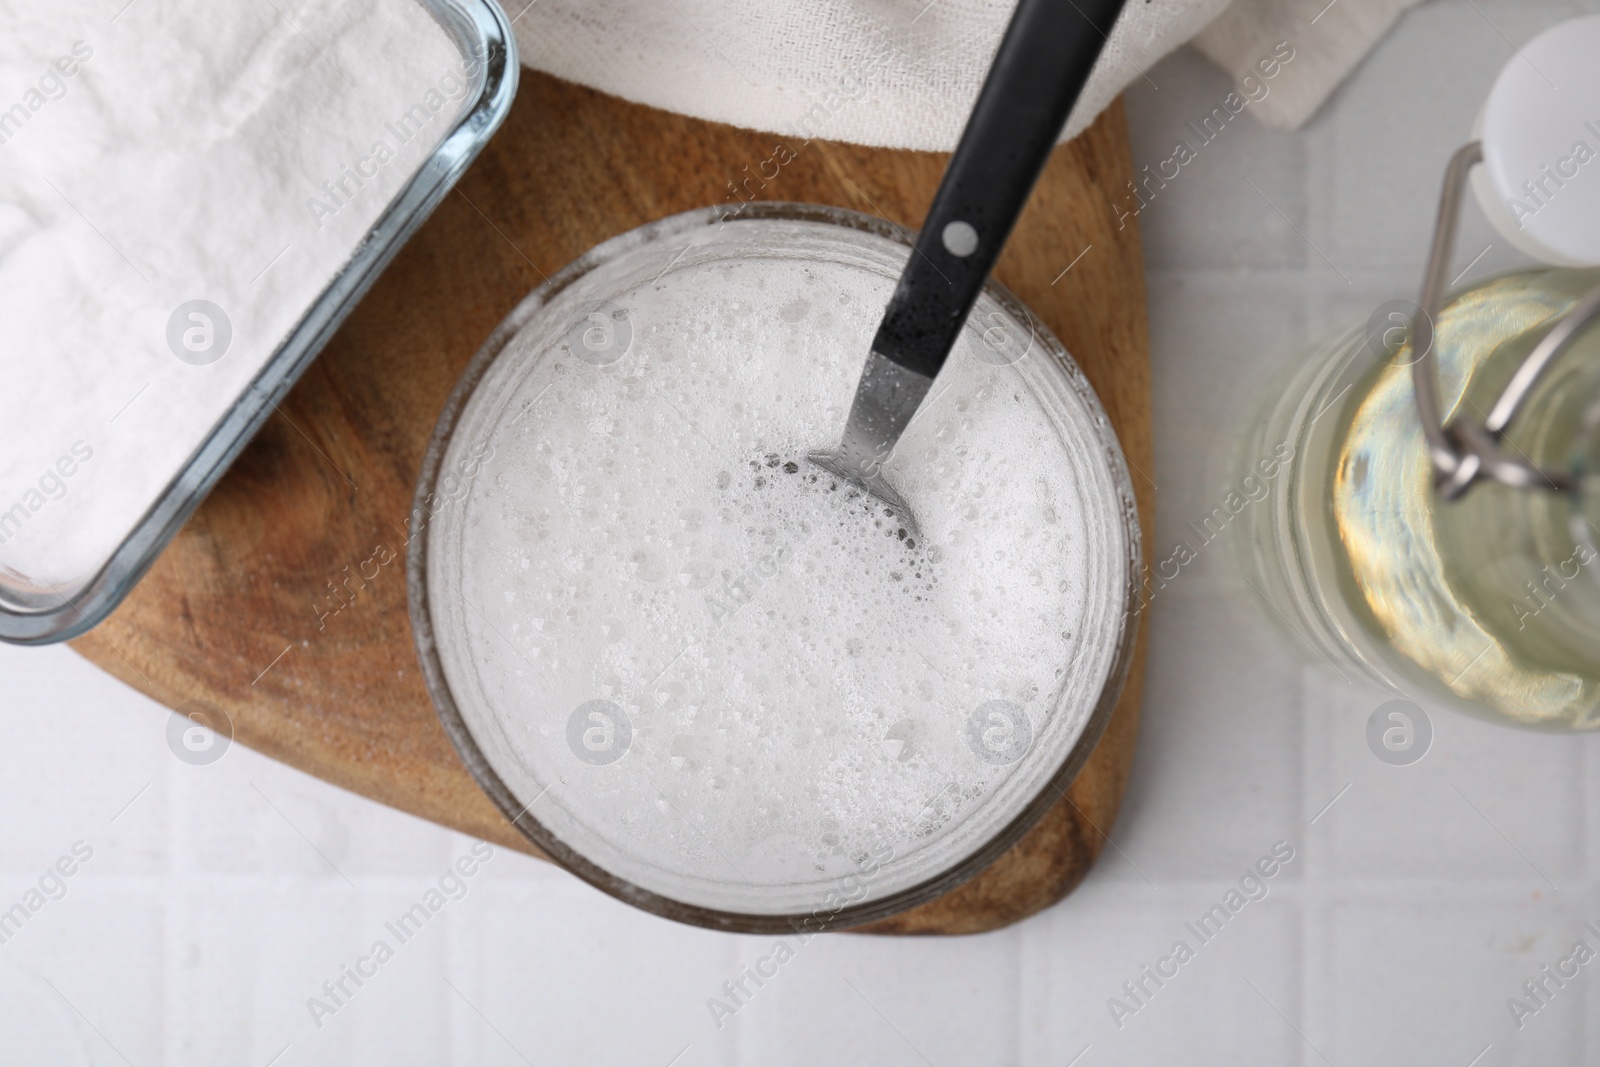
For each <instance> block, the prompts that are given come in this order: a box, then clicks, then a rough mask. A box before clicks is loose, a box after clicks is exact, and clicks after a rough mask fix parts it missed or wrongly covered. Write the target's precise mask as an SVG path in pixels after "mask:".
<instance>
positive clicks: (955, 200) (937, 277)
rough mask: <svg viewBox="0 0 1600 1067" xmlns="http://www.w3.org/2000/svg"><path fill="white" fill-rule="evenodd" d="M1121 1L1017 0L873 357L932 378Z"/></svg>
mask: <svg viewBox="0 0 1600 1067" xmlns="http://www.w3.org/2000/svg"><path fill="white" fill-rule="evenodd" d="M1123 3H1124V0H1020V2H1019V3H1018V4H1017V8H1016V11H1015V12H1014V13H1013V14H1012V16H1011V24H1010V25H1009V26H1008V27H1007V28H1006V33H1005V37H1004V38H1002V39H1001V41H1000V48H999V51H997V52H996V53H995V58H994V63H993V65H991V66H990V68H989V74H988V76H987V77H986V78H985V79H984V82H983V88H982V89H980V90H979V92H978V100H977V103H976V104H975V105H974V106H973V109H972V115H971V117H969V118H968V119H967V127H966V129H965V130H964V131H962V134H961V141H960V143H958V144H957V145H956V150H955V153H954V154H953V155H952V156H951V157H950V163H949V165H948V166H947V167H946V169H945V172H944V177H943V179H941V180H940V182H939V190H938V192H936V193H935V194H934V197H933V204H932V206H931V207H929V209H928V217H927V221H926V222H925V223H924V224H923V227H922V232H921V233H920V234H918V236H917V243H916V250H915V251H914V252H912V254H911V259H910V261H909V262H908V263H907V264H906V268H905V271H904V272H903V273H902V274H901V275H900V283H899V285H898V286H896V287H895V291H894V296H893V297H892V298H891V299H890V300H889V306H888V308H887V310H886V311H885V312H884V315H883V321H882V322H881V323H880V324H879V326H878V332H877V335H876V336H875V337H874V338H873V341H872V351H873V352H874V353H876V354H878V355H880V356H883V357H884V358H887V359H889V360H891V361H892V362H894V363H897V364H899V365H900V366H902V367H904V368H906V369H907V370H910V371H914V372H916V373H918V374H921V375H923V376H925V377H927V378H930V379H931V378H933V377H935V376H936V375H937V374H938V373H939V368H940V367H942V366H943V365H944V360H945V357H946V356H947V355H949V354H950V349H951V348H952V347H954V346H955V342H956V337H957V336H958V335H959V334H960V331H961V327H962V325H963V324H964V323H965V322H966V320H967V313H968V312H969V311H971V310H972V303H973V301H974V300H976V299H977V297H978V292H979V291H980V290H981V289H982V288H983V283H984V281H985V279H987V278H988V276H989V271H990V270H991V269H992V268H993V267H994V263H995V260H996V259H998V258H999V256H1000V250H1001V249H1002V248H1003V247H1004V246H1005V243H1006V238H1007V237H1009V236H1010V234H1011V227H1012V226H1013V225H1015V223H1016V221H1017V216H1018V215H1020V214H1021V213H1022V206H1023V204H1025V203H1026V202H1027V199H1028V194H1029V193H1030V192H1031V191H1032V190H1033V184H1034V182H1035V181H1036V180H1037V179H1038V177H1039V172H1040V171H1041V170H1043V169H1044V165H1045V163H1046V162H1047V161H1048V160H1049V158H1050V150H1051V149H1052V148H1054V147H1055V144H1056V138H1057V137H1059V136H1060V134H1061V127H1062V125H1063V124H1064V123H1065V122H1066V120H1067V114H1068V112H1070V111H1071V110H1072V105H1073V104H1074V103H1076V102H1077V99H1078V94H1079V93H1080V92H1081V91H1082V89H1083V85H1084V82H1086V81H1087V80H1088V78H1089V71H1090V70H1091V69H1092V68H1093V67H1094V63H1095V60H1096V59H1097V58H1099V55H1100V51H1101V49H1102V48H1104V47H1105V45H1106V40H1107V38H1108V36H1109V35H1110V33H1111V27H1112V25H1113V24H1114V23H1115V22H1116V20H1117V15H1118V14H1119V13H1120V12H1121V11H1122V6H1123Z"/></svg>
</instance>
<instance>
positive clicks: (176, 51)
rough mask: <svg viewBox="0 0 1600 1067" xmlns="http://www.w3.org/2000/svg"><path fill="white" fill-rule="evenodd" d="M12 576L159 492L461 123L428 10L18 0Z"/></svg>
mask: <svg viewBox="0 0 1600 1067" xmlns="http://www.w3.org/2000/svg"><path fill="white" fill-rule="evenodd" d="M0 26H3V27H4V31H3V32H0V374H3V378H4V383H5V387H4V388H3V389H0V435H3V446H0V578H3V579H4V581H5V582H6V583H7V584H10V585H13V586H22V587H29V588H32V589H34V590H45V589H50V588H55V589H67V588H71V587H72V586H74V585H76V584H77V583H79V582H81V581H82V580H84V579H86V578H87V577H89V576H90V575H92V574H93V573H94V572H95V571H96V570H98V569H99V567H100V566H101V564H102V563H104V561H105V560H106V559H107V557H108V556H110V554H111V553H112V551H113V550H114V549H115V548H116V546H117V545H118V544H119V543H120V542H121V541H122V540H123V539H124V538H125V537H126V536H127V534H128V532H129V531H130V530H131V528H132V527H133V526H134V525H135V524H136V523H137V522H138V521H139V519H140V517H141V516H142V515H143V514H144V513H145V512H146V510H147V509H149V507H150V506H151V505H152V504H153V503H154V502H155V501H156V499H157V498H158V497H159V496H160V495H161V493H162V491H163V490H164V489H165V487H166V486H167V485H168V483H169V482H171V481H172V479H173V477H174V476H175V475H176V474H177V473H178V471H179V469H180V468H181V467H182V466H183V465H184V463H185V461H186V460H187V459H188V457H189V456H190V455H191V454H192V453H193V452H194V451H195V449H196V448H197V447H198V446H199V445H200V443H201V442H202V441H203V440H204V438H205V437H206V435H207V434H208V433H209V431H210V430H211V428H212V427H213V426H215V425H216V423H217V422H218V420H219V419H221V418H222V416H223V415H224V414H225V413H226V411H227V410H228V408H229V407H230V406H231V405H232V404H233V403H234V401H235V399H236V398H237V397H238V396H239V395H240V393H241V392H243V391H244V390H245V389H246V388H247V386H248V383H249V382H250V381H251V379H252V378H254V377H255V375H256V374H257V373H258V372H259V371H260V370H261V368H262V366H263V364H264V363H265V362H266V361H267V359H268V357H269V356H270V355H271V354H272V352H273V351H274V350H275V349H276V348H277V347H278V346H279V344H280V343H281V342H282V341H283V339H284V338H285V337H286V336H287V334H288V333H289V331H290V329H291V328H292V327H293V325H294V324H295V323H296V322H297V321H298V320H299V319H300V317H301V316H302V315H303V314H304V313H305V311H306V309H307V308H308V307H309V306H310V304H311V303H312V302H313V301H314V300H315V299H316V297H317V295H318V294H319V293H320V292H321V291H322V290H323V289H324V288H325V287H326V286H327V285H328V284H329V282H330V281H332V280H333V278H334V276H335V275H336V274H337V272H338V271H339V270H340V268H341V267H343V266H344V264H345V263H346V262H347V261H348V260H349V259H350V257H351V253H352V251H353V250H354V249H355V248H356V246H357V245H358V244H359V243H360V241H361V240H362V238H363V237H364V236H365V234H366V233H367V231H368V230H369V229H370V228H371V227H372V225H373V223H374V222H375V221H376V220H377V218H378V216H379V215H380V213H381V212H382V211H383V209H384V208H385V207H386V206H387V205H388V203H389V201H390V199H391V198H392V197H393V196H394V195H395V194H396V193H397V192H398V191H399V189H400V188H401V187H402V185H403V184H404V183H405V182H406V181H407V180H408V179H409V178H410V176H411V174H412V173H413V172H414V171H415V170H416V169H417V167H418V166H420V165H421V162H422V161H423V160H424V159H425V158H426V157H427V156H428V154H429V153H430V152H431V151H432V150H433V149H434V147H435V146H436V145H437V144H438V143H439V141H440V140H441V139H442V138H443V137H444V135H445V134H446V133H447V132H448V131H449V129H450V128H451V126H453V124H454V119H455V116H456V115H457V114H458V113H459V112H460V111H461V110H462V109H463V107H464V106H465V104H464V101H465V98H466V96H467V92H468V89H467V87H468V85H469V84H470V83H471V81H472V79H473V77H474V76H475V75H476V74H477V70H476V63H477V61H476V60H469V61H467V63H466V64H463V60H462V57H461V56H460V54H459V52H458V51H457V49H456V47H455V46H454V45H453V44H452V42H451V39H450V38H449V37H448V36H447V35H446V33H445V31H444V30H443V28H442V27H441V26H440V25H439V24H438V23H436V22H435V21H434V19H433V17H432V16H431V15H430V14H429V13H428V11H427V10H426V9H425V8H424V7H423V6H421V4H419V3H417V2H415V0H315V2H313V0H274V2H273V3H263V4H254V3H246V4H224V5H220V6H219V5H217V4H214V3H206V2H203V0H134V2H131V3H129V2H126V0H111V2H106V3H96V4H92V5H89V4H64V3H61V2H59V0H0Z"/></svg>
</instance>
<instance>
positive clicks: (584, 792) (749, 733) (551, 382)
mask: <svg viewBox="0 0 1600 1067" xmlns="http://www.w3.org/2000/svg"><path fill="white" fill-rule="evenodd" d="M751 225H753V224H751ZM768 225H769V226H771V227H777V228H779V230H780V232H779V234H778V237H780V238H782V239H781V240H777V241H772V240H770V239H767V238H764V241H763V243H762V244H761V245H760V254H752V250H751V249H749V248H744V247H742V246H739V245H737V244H736V245H734V246H733V247H732V248H729V247H726V246H725V245H726V242H710V243H707V244H704V245H697V246H692V247H691V248H690V249H689V250H688V253H689V254H682V255H680V257H679V258H678V259H677V260H675V261H673V262H671V263H668V262H666V261H667V260H668V259H669V258H670V257H671V255H672V253H673V252H676V251H677V249H664V250H660V251H659V252H658V253H657V254H656V255H655V256H654V258H650V257H648V256H642V253H641V254H636V255H632V256H623V257H622V258H621V259H620V260H619V261H617V262H614V263H610V264H607V265H606V266H603V267H601V268H599V269H597V270H595V271H593V272H591V273H589V274H586V275H584V276H582V277H581V278H579V279H578V280H577V281H576V282H575V283H574V284H573V285H571V286H570V287H568V288H567V289H565V290H563V291H562V292H561V293H560V294H559V295H558V296H557V297H556V298H555V299H554V300H553V301H552V302H551V303H550V304H549V305H547V306H545V307H542V308H539V309H537V310H536V311H535V312H534V313H533V314H532V316H531V318H529V319H528V321H527V322H526V323H524V325H523V326H522V329H521V330H520V332H519V333H518V334H517V335H516V337H515V338H514V339H513V340H511V342H510V343H509V344H507V345H506V347H505V348H504V349H503V350H502V352H501V354H500V356H499V357H498V360H497V361H496V363H495V364H494V366H493V367H492V368H491V369H490V370H489V371H488V372H487V373H486V374H485V376H484V378H483V380H482V381H481V382H480V383H479V385H478V387H477V389H476V391H475V392H474V394H473V395H472V397H471V399H470V400H469V401H468V402H467V405H466V407H465V409H464V411H463V414H462V416H461V418H460V421H459V422H458V424H457V427H456V430H455V433H454V437H453V438H452V444H451V447H450V451H449V453H448V454H447V455H446V458H445V466H446V468H447V469H448V468H449V467H451V466H452V465H453V464H454V462H455V457H456V455H457V454H458V453H459V454H461V455H465V454H466V452H467V450H468V449H470V448H474V447H476V448H478V449H479V450H480V451H483V450H484V446H485V444H487V445H488V447H489V449H490V450H492V459H490V460H489V461H487V462H486V463H484V465H483V467H482V470H481V472H480V473H478V474H477V476H476V478H475V479H474V480H473V482H472V484H471V487H470V490H469V491H468V492H467V494H466V495H465V497H464V499H462V500H461V502H460V504H459V506H457V507H453V508H450V509H447V510H446V511H444V512H443V513H442V514H441V515H440V516H439V517H438V518H436V519H435V520H434V523H435V526H434V531H433V533H432V534H431V537H432V540H431V541H430V545H429V574H428V582H429V586H430V590H429V595H430V603H431V604H433V605H434V606H433V608H432V611H433V614H434V622H435V627H436V630H437V631H438V634H439V637H438V643H439V653H440V658H441V662H442V664H443V667H444V670H445V672H446V674H447V676H448V677H449V680H450V686H451V689H452V692H453V694H454V696H455V700H456V703H457V705H458V707H459V709H460V712H461V716H462V718H463V720H464V721H465V722H466V724H467V725H468V727H469V729H470V730H471V731H472V734H473V736H474V740H475V741H476V743H477V744H478V745H479V747H480V748H481V749H482V751H483V753H484V755H485V758H486V759H487V760H488V761H489V763H490V764H491V766H493V767H494V769H495V771H496V773H497V774H498V775H499V776H500V777H501V778H502V780H504V781H505V783H506V784H507V787H508V788H509V789H510V790H511V791H512V793H513V794H514V795H515V796H516V797H518V798H519V800H520V801H521V802H522V803H527V804H529V805H530V808H529V812H530V814H531V815H532V816H533V817H534V818H535V819H537V820H538V821H539V822H540V823H541V824H542V825H543V826H544V827H545V828H546V829H547V830H548V831H549V832H550V833H551V834H552V835H554V837H556V838H557V839H559V840H560V841H561V842H562V843H563V844H564V845H566V846H567V847H569V848H571V849H573V850H574V851H575V852H577V853H579V854H581V855H582V856H583V857H585V858H586V859H587V860H588V861H590V862H592V863H594V864H596V865H597V866H598V867H599V868H601V869H602V870H604V871H606V872H608V873H610V874H611V875H614V876H615V877H617V878H621V879H623V880H624V881H626V882H627V883H629V884H631V885H633V886H636V887H639V888H642V889H644V890H647V891H649V892H652V893H657V894H660V895H662V896H666V897H669V898H671V899H674V900H678V901H682V902H686V903H689V904H694V905H698V906H703V907H710V908H718V909H722V910H729V911H741V912H746V913H760V914H793V913H799V912H808V911H811V910H812V909H813V908H815V907H818V906H821V905H822V904H823V902H824V900H825V899H826V898H827V897H828V895H829V894H830V893H831V892H833V891H834V890H835V888H836V887H837V886H838V885H839V884H840V881H841V879H852V881H851V884H852V885H854V886H856V887H859V894H860V899H874V898H878V897H882V896H885V895H888V894H891V893H894V892H897V891H900V890H904V889H906V888H907V887H910V886H914V885H917V884H919V883H921V882H923V881H926V880H927V879H928V878H930V877H933V876H934V875H937V874H940V873H942V872H944V871H947V870H949V869H950V868H952V867H953V866H955V865H956V864H958V863H959V862H960V861H961V860H962V859H963V858H964V857H965V856H967V855H970V854H971V853H972V852H974V851H975V850H977V849H978V848H979V847H981V846H982V845H983V844H984V843H985V842H987V841H989V840H991V839H992V838H994V837H995V835H996V834H997V833H999V832H1000V830H1001V829H1002V828H1004V827H1005V826H1006V825H1007V824H1008V823H1010V822H1011V821H1012V820H1013V819H1015V818H1016V817H1017V815H1018V814H1019V813H1020V812H1021V811H1022V810H1023V809H1024V808H1025V807H1026V806H1027V805H1028V804H1029V803H1030V802H1031V801H1032V800H1033V799H1034V798H1035V797H1036V796H1038V795H1039V793H1040V792H1041V790H1042V789H1043V788H1044V787H1045V785H1046V783H1047V782H1048V781H1049V779H1050V778H1051V776H1052V775H1054V774H1055V772H1056V771H1057V770H1058V769H1059V768H1060V767H1061V765H1062V763H1063V761H1064V760H1065V758H1066V756H1067V754H1068V753H1069V752H1070V751H1071V750H1072V749H1073V746H1074V744H1075V742H1076V741H1077V740H1078V738H1079V737H1080V736H1081V735H1082V734H1083V732H1084V730H1085V729H1086V728H1087V727H1088V724H1089V723H1090V721H1091V717H1092V716H1093V714H1094V712H1095V709H1096V708H1097V707H1098V706H1099V704H1100V702H1101V700H1102V697H1103V693H1104V690H1105V688H1106V685H1107V682H1108V678H1109V677H1110V676H1111V674H1112V673H1113V671H1114V669H1115V664H1116V662H1117V653H1118V647H1119V644H1118V641H1117V640H1116V634H1118V633H1119V632H1120V630H1121V627H1123V626H1124V625H1125V613H1126V609H1127V601H1126V577H1127V567H1128V564H1127V558H1128V553H1129V546H1128V544H1127V535H1126V531H1125V527H1124V525H1123V522H1124V516H1125V512H1126V503H1125V498H1124V497H1122V496H1120V495H1119V492H1118V483H1117V482H1116V480H1115V477H1114V474H1113V471H1112V470H1111V469H1110V468H1109V467H1108V464H1107V444H1106V439H1105V437H1104V436H1103V433H1104V431H1103V429H1102V428H1101V427H1100V426H1097V425H1096V424H1095V422H1096V418H1095V417H1096V415H1097V414H1098V413H1097V411H1094V410H1091V407H1090V405H1092V404H1093V400H1092V397H1090V396H1089V395H1088V394H1087V392H1086V391H1085V390H1083V389H1082V388H1081V385H1080V386H1079V388H1078V389H1077V391H1075V390H1074V388H1072V387H1070V386H1069V385H1064V384H1063V382H1064V380H1065V378H1064V376H1063V373H1062V371H1061V370H1060V369H1059V368H1057V367H1056V366H1053V365H1049V364H1046V363H1045V361H1046V360H1050V359H1053V358H1054V357H1052V356H1050V355H1048V354H1047V353H1046V352H1045V351H1044V350H1043V348H1042V346H1039V345H1035V346H1033V348H1034V349H1036V350H1034V351H1029V352H1028V354H1027V355H1025V356H1023V357H1022V358H1020V359H1017V360H1016V361H1015V362H1014V363H1013V362H1009V361H1010V360H1012V359H1014V358H1015V354H1016V352H1018V351H1022V349H1020V348H1016V347H1015V346H1013V348H1010V349H1003V350H1000V351H1001V354H1000V355H998V356H997V349H996V346H995V345H994V344H993V343H992V342H993V337H992V335H991V337H990V339H989V340H990V343H987V344H986V343H985V339H984V334H983V332H982V329H980V327H982V328H984V329H993V328H994V323H995V322H998V321H1000V319H1001V318H1003V317H1004V316H1001V315H1000V313H999V312H998V310H997V308H996V306H994V305H993V304H992V302H987V298H986V303H984V304H982V305H980V307H979V309H978V312H976V313H975V316H974V323H975V325H974V328H973V329H969V330H967V331H964V335H963V338H962V341H961V342H960V344H959V345H958V348H957V350H956V352H955V353H953V355H952V357H951V360H950V362H949V364H948V365H947V366H946V368H945V370H944V372H943V373H942V374H941V375H940V377H939V379H938V381H937V382H936V383H935V385H934V389H933V391H932V392H931V394H930V396H929V399H928V401H927V403H926V404H925V405H924V408H923V410H922V411H921V412H919V414H918V416H917V418H916V419H915V421H914V422H913V423H912V425H911V426H910V428H909V429H908V431H907V433H906V435H905V436H904V438H903V439H902V441H901V443H900V446H899V448H898V449H897V451H896V453H895V455H894V457H893V458H892V460H891V461H890V463H889V465H888V467H887V477H888V478H889V480H890V482H891V483H892V484H894V485H895V486H896V487H897V488H899V489H900V491H901V492H902V494H903V495H904V496H905V498H906V500H907V502H908V503H909V504H910V505H911V507H912V508H913V509H914V511H915V513H916V516H917V521H918V524H919V527H920V531H921V534H922V536H920V537H919V536H918V535H917V534H915V533H913V532H912V531H911V530H910V528H909V527H908V524H907V523H905V522H904V520H903V518H902V517H901V516H899V515H896V514H895V513H894V512H893V510H892V509H889V508H887V507H885V506H884V505H883V504H882V503H881V502H880V501H877V500H876V499H874V498H872V497H869V496H866V495H864V494H862V493H861V492H860V491H859V490H857V489H855V488H854V487H852V486H850V485H848V484H845V483H842V482H841V481H840V480H839V479H838V478H836V477H835V476H833V475H831V474H829V473H828V472H826V471H824V470H822V469H821V468H819V467H816V466H814V465H812V464H810V463H809V462H807V460H806V459H805V456H806V455H807V453H808V452H810V451H813V450H816V449H818V448H822V447H827V446H829V445H831V444H832V443H834V441H836V439H837V437H838V435H839V433H840V430H841V428H842V426H843V423H844V417H845V414H846V412H847V410H848V405H849V402H850V399H851V396H852V393H853V390H854V386H855V381H856V378H857V377H858V376H859V374H860V371H861V366H862V362H863V359H864V354H865V352H866V351H867V345H868V344H869V342H870V340H871V336H872V332H873V330H874V329H875V327H876V325H877V319H878V317H879V316H880V315H881V312H882V308H883V306H884V304H885V302H886V301H887V299H888V296H889V294H890V291H891V289H892V287H893V284H894V276H895V274H897V273H898V269H899V266H898V263H897V262H896V253H895V252H894V251H881V250H880V251H875V252H873V253H872V254H871V255H867V254H865V253H863V255H862V256H861V257H859V258H858V259H856V260H854V261H849V262H837V261H832V259H833V257H835V256H836V255H837V249H834V248H832V247H831V246H830V244H829V242H830V241H833V240H837V238H834V237H831V236H829V235H828V234H825V233H818V232H815V231H819V230H827V229H830V228H828V227H821V226H819V225H818V224H806V223H776V222H774V223H770V224H768ZM749 228H750V226H748V225H747V226H746V229H747V230H748V229H749ZM883 244H885V245H887V244H888V242H883ZM646 251H648V250H646ZM899 256H900V259H901V260H903V251H902V252H900V253H899ZM641 258H642V261H641ZM984 314H987V315H989V316H991V318H990V319H987V320H986V319H984V318H983V317H982V316H983V315H984ZM1007 321H1008V322H1009V325H1010V328H1012V329H1018V328H1019V327H1018V324H1017V323H1015V322H1014V321H1011V320H1007ZM1023 328H1025V327H1023Z"/></svg>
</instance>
